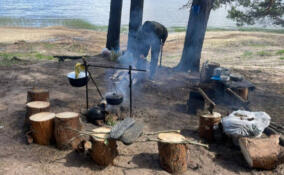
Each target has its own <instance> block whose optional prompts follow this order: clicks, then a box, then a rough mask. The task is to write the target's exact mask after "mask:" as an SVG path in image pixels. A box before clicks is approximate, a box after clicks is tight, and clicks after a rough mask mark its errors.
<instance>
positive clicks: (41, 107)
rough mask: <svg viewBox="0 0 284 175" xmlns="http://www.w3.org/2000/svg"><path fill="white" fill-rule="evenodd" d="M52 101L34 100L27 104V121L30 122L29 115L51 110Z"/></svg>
mask: <svg viewBox="0 0 284 175" xmlns="http://www.w3.org/2000/svg"><path fill="white" fill-rule="evenodd" d="M49 109H50V103H49V102H46V101H33V102H29V103H27V104H26V118H25V123H26V124H29V123H30V122H29V117H30V116H32V115H34V114H37V113H40V112H49Z"/></svg>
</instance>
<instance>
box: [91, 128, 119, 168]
mask: <svg viewBox="0 0 284 175" xmlns="http://www.w3.org/2000/svg"><path fill="white" fill-rule="evenodd" d="M93 131H94V132H99V133H100V134H93V137H91V142H92V149H91V157H92V159H93V160H94V161H95V162H96V164H98V165H100V166H108V165H110V164H112V163H113V160H114V158H115V157H116V156H117V155H118V151H117V144H116V141H115V140H114V139H111V138H110V131H111V129H110V128H105V127H100V128H97V129H94V130H93Z"/></svg>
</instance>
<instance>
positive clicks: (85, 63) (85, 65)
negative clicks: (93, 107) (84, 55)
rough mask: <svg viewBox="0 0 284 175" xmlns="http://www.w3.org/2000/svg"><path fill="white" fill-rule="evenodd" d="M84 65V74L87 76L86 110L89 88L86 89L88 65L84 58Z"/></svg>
mask: <svg viewBox="0 0 284 175" xmlns="http://www.w3.org/2000/svg"><path fill="white" fill-rule="evenodd" d="M83 61H84V67H85V76H86V77H87V83H86V105H87V110H88V109H89V92H88V91H89V90H88V82H89V81H88V76H87V75H88V65H87V62H86V60H84V59H83Z"/></svg>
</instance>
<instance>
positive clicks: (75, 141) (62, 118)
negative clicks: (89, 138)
mask: <svg viewBox="0 0 284 175" xmlns="http://www.w3.org/2000/svg"><path fill="white" fill-rule="evenodd" d="M79 117H80V116H79V114H77V113H74V112H62V113H59V114H56V117H55V119H54V137H55V140H56V145H57V147H58V148H59V149H67V148H70V146H71V147H72V148H73V149H77V147H78V145H79V144H80V143H81V137H80V134H79V132H78V131H80V130H81V128H82V125H81V123H80V118H79Z"/></svg>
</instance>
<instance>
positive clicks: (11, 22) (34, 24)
mask: <svg viewBox="0 0 284 175" xmlns="http://www.w3.org/2000/svg"><path fill="white" fill-rule="evenodd" d="M2 27H11V28H36V29H41V28H50V27H51V28H53V27H67V28H71V29H88V30H95V31H104V32H107V29H108V26H107V25H95V24H92V23H90V22H88V21H85V20H82V19H26V18H10V17H0V28H2ZM168 30H169V32H171V33H174V32H186V26H171V27H168ZM207 31H245V32H268V33H280V34H284V28H260V27H210V26H209V27H208V28H207ZM121 32H122V33H127V32H128V25H121Z"/></svg>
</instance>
